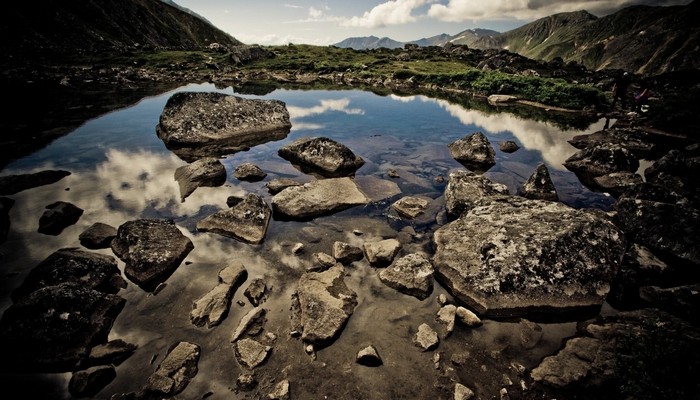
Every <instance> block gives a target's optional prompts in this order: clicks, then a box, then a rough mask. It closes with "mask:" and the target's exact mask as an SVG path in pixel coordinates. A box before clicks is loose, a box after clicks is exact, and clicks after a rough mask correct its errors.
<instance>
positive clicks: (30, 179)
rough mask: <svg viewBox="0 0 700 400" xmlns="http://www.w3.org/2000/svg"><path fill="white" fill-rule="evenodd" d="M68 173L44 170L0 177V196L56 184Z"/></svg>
mask: <svg viewBox="0 0 700 400" xmlns="http://www.w3.org/2000/svg"><path fill="white" fill-rule="evenodd" d="M70 174H71V173H70V172H69V171H64V170H60V169H59V170H46V171H40V172H35V173H32V174H19V175H5V176H0V196H7V195H13V194H17V193H19V192H22V191H24V190H27V189H32V188H35V187H39V186H44V185H50V184H52V183H56V182H58V181H60V180H61V179H63V178H65V177H66V176H68V175H70Z"/></svg>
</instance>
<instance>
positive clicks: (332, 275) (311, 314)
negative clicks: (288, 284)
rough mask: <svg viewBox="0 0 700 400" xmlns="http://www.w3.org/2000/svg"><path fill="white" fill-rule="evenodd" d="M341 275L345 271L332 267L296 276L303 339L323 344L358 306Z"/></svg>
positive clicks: (338, 329)
mask: <svg viewBox="0 0 700 400" xmlns="http://www.w3.org/2000/svg"><path fill="white" fill-rule="evenodd" d="M344 278H345V270H344V269H343V268H342V267H341V266H334V267H331V268H330V269H328V270H327V271H324V272H307V273H305V274H303V275H302V276H301V278H300V279H299V285H298V289H297V293H298V298H299V307H300V313H301V315H300V323H301V326H302V327H303V331H302V334H301V338H302V340H303V341H304V342H306V343H310V344H313V345H319V346H324V345H327V344H329V343H330V342H332V341H333V340H334V339H335V338H336V337H337V336H338V335H340V332H341V331H342V329H343V328H344V327H345V324H346V323H347V321H348V319H349V318H350V316H351V315H352V313H353V312H354V310H355V307H356V306H357V295H356V294H355V292H354V291H352V290H351V289H349V288H348V287H347V286H346V285H345V280H344Z"/></svg>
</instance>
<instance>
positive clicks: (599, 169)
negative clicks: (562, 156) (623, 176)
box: [564, 143, 639, 188]
mask: <svg viewBox="0 0 700 400" xmlns="http://www.w3.org/2000/svg"><path fill="white" fill-rule="evenodd" d="M564 167H566V169H568V170H569V171H571V172H573V173H575V174H576V176H577V177H578V178H579V179H580V180H581V182H582V183H583V184H585V185H587V186H589V187H592V188H595V181H594V178H595V177H598V176H603V175H607V174H611V173H613V172H636V171H637V170H638V169H639V160H638V159H637V158H636V157H635V156H634V154H633V153H632V152H630V151H629V150H627V149H626V148H624V147H622V146H620V145H618V144H610V143H605V144H601V145H597V146H595V147H587V148H584V149H583V150H579V151H578V152H576V153H575V154H574V155H572V156H571V157H569V158H567V159H566V161H564Z"/></svg>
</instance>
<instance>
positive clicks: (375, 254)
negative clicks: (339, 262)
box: [362, 239, 401, 267]
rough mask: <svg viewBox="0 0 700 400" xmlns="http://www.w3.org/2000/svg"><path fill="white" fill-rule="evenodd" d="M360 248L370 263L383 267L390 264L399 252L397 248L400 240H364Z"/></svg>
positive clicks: (399, 246)
mask: <svg viewBox="0 0 700 400" xmlns="http://www.w3.org/2000/svg"><path fill="white" fill-rule="evenodd" d="M362 248H363V250H364V253H365V257H367V261H368V262H369V263H370V265H372V266H378V267H385V266H387V265H389V264H391V262H392V261H393V260H394V257H395V256H396V255H397V254H398V253H399V250H401V242H399V241H398V240H396V239H384V240H379V241H376V242H364V243H363V244H362Z"/></svg>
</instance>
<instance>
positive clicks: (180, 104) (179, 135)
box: [156, 92, 292, 161]
mask: <svg viewBox="0 0 700 400" xmlns="http://www.w3.org/2000/svg"><path fill="white" fill-rule="evenodd" d="M291 127H292V124H291V122H290V121H289V111H288V110H287V106H286V104H285V103H284V102H281V101H279V100H260V99H246V98H242V97H238V96H233V95H227V94H223V93H216V92H210V93H207V92H178V93H175V94H173V95H172V96H171V97H170V99H168V102H167V103H166V104H165V107H164V109H163V112H162V113H161V115H160V122H159V123H158V126H157V127H156V132H157V134H158V137H159V138H160V139H161V140H163V142H164V143H165V145H166V147H167V148H169V149H171V150H172V151H173V152H174V153H175V154H177V155H178V156H180V157H181V158H183V159H185V160H188V161H189V160H196V159H198V158H202V157H212V156H224V155H228V154H231V153H235V152H237V151H241V150H245V149H247V148H249V147H250V146H255V145H258V144H262V143H266V142H269V141H273V140H280V139H284V138H285V137H286V136H287V134H288V133H289V131H290V129H291Z"/></svg>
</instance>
